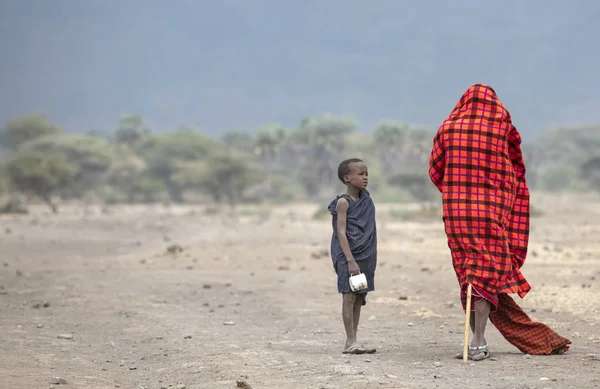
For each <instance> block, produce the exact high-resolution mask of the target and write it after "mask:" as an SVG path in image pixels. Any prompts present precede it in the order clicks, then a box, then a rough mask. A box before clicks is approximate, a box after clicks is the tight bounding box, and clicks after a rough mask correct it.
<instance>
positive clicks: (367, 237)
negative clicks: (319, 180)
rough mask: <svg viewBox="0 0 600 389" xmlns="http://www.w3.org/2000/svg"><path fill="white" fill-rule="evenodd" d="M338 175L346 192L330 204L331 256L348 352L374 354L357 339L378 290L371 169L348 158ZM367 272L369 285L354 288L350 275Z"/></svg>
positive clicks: (345, 351) (341, 164)
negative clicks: (364, 314) (369, 297)
mask: <svg viewBox="0 0 600 389" xmlns="http://www.w3.org/2000/svg"><path fill="white" fill-rule="evenodd" d="M338 178H339V179H340V181H342V182H343V183H344V185H346V193H345V194H342V195H339V196H337V197H336V198H335V199H334V200H333V201H332V202H331V203H330V204H329V207H328V210H329V212H330V213H331V215H332V226H333V236H332V237H331V259H332V261H333V268H334V269H335V272H336V273H337V276H338V278H337V287H338V292H339V293H341V294H342V319H343V321H344V328H345V330H346V337H347V338H346V345H345V347H344V351H343V353H344V354H365V353H366V354H372V353H374V352H375V351H376V349H373V348H366V347H363V346H362V345H360V344H358V343H357V341H356V333H357V331H358V322H359V320H360V311H361V307H362V306H363V305H366V303H367V292H371V291H373V290H375V268H376V266H377V228H376V225H375V205H374V204H373V200H371V196H370V194H369V192H368V191H367V189H366V188H367V184H368V183H369V171H368V169H367V165H366V164H365V163H364V162H363V161H362V160H360V159H358V158H352V159H347V160H345V161H343V162H342V163H340V165H339V167H338ZM360 273H363V274H364V275H365V277H366V279H367V288H366V289H363V290H361V291H359V292H353V291H352V289H351V288H350V280H349V279H350V276H354V275H357V274H360Z"/></svg>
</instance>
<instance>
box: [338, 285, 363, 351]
mask: <svg viewBox="0 0 600 389" xmlns="http://www.w3.org/2000/svg"><path fill="white" fill-rule="evenodd" d="M356 301H360V298H357V296H356V295H355V294H354V293H352V292H348V293H344V296H343V298H342V319H343V320H344V328H345V329H346V346H345V347H344V349H345V350H348V349H349V348H350V347H352V346H354V345H356V328H357V326H358V323H357V324H356V326H355V325H354V316H355V314H354V312H355V310H354V307H355V306H356ZM359 312H360V311H359Z"/></svg>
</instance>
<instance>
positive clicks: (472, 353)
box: [455, 344, 490, 362]
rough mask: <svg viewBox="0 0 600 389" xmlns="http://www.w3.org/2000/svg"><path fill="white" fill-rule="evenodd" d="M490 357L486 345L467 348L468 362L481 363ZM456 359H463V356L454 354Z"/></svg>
mask: <svg viewBox="0 0 600 389" xmlns="http://www.w3.org/2000/svg"><path fill="white" fill-rule="evenodd" d="M489 357H490V351H489V350H488V345H487V344H486V345H484V346H481V347H471V346H469V360H470V361H475V362H479V361H483V360H484V359H488V358H489ZM455 358H456V359H463V354H462V353H460V354H456V355H455Z"/></svg>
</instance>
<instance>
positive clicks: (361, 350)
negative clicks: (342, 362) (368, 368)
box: [342, 345, 369, 354]
mask: <svg viewBox="0 0 600 389" xmlns="http://www.w3.org/2000/svg"><path fill="white" fill-rule="evenodd" d="M368 351H369V350H367V349H366V348H364V347H363V346H358V345H354V346H352V347H350V348H348V349H346V350H344V351H343V352H342V354H365V353H367V352H368Z"/></svg>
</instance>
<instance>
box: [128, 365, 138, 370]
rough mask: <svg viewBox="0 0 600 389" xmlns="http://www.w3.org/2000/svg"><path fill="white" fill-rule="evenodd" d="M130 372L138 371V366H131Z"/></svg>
mask: <svg viewBox="0 0 600 389" xmlns="http://www.w3.org/2000/svg"><path fill="white" fill-rule="evenodd" d="M129 370H137V367H136V366H130V367H129Z"/></svg>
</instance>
